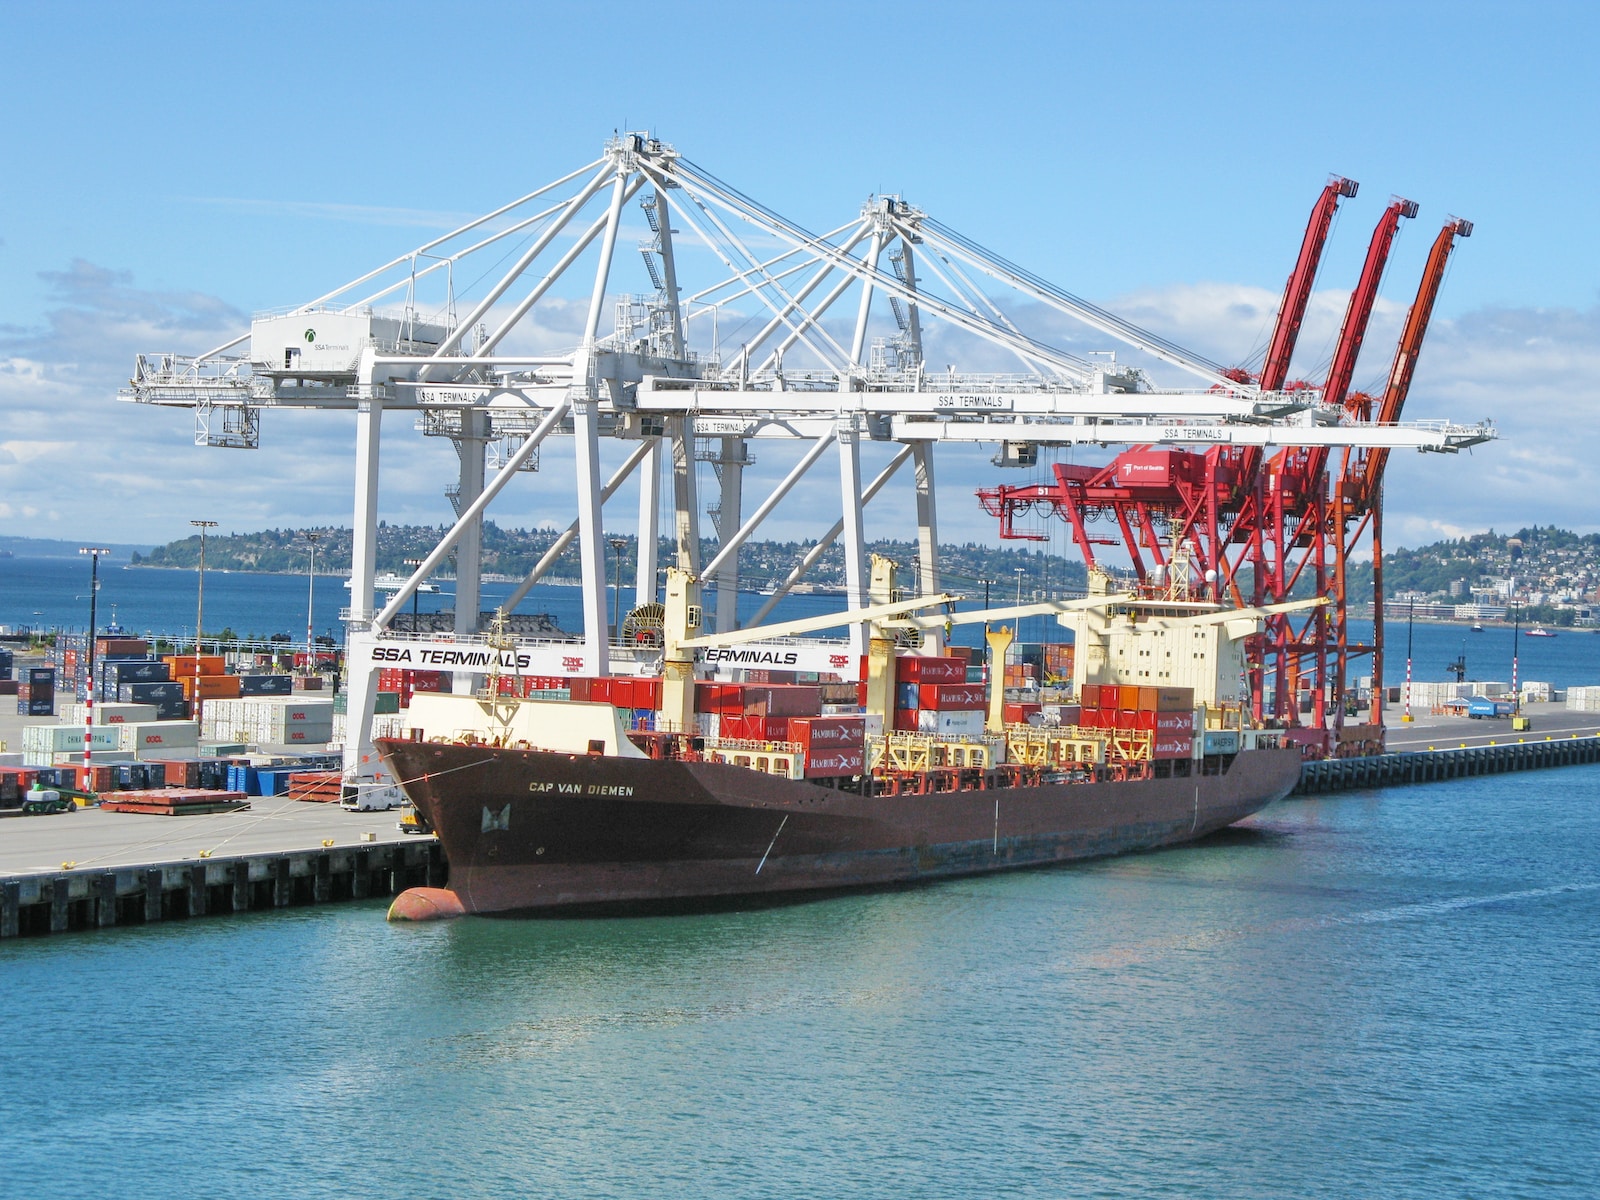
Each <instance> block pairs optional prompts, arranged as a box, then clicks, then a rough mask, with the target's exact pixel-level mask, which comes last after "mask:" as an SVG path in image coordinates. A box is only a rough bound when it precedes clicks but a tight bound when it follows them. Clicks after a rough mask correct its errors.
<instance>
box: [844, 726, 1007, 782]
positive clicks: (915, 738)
mask: <svg viewBox="0 0 1600 1200" xmlns="http://www.w3.org/2000/svg"><path fill="white" fill-rule="evenodd" d="M1003 746H1004V742H1003V741H1002V740H998V739H997V740H995V741H990V740H989V739H987V738H941V737H937V736H935V735H932V734H922V733H911V732H908V731H896V732H894V733H888V734H884V735H883V736H881V737H874V738H868V739H867V769H868V770H869V771H892V772H899V773H904V774H912V775H925V774H927V773H928V772H930V771H935V770H940V769H943V768H950V767H957V768H963V769H976V770H988V769H989V768H990V767H993V766H994V765H996V763H997V762H998V761H999V758H1000V752H1001V750H1002V749H1003Z"/></svg>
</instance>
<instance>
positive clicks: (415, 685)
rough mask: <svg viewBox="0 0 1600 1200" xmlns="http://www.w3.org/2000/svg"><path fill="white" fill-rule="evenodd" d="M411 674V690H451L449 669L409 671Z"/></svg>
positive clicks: (408, 673)
mask: <svg viewBox="0 0 1600 1200" xmlns="http://www.w3.org/2000/svg"><path fill="white" fill-rule="evenodd" d="M406 674H407V675H409V676H411V690H412V691H414V692H448V691H449V690H450V672H449V671H407V672H406Z"/></svg>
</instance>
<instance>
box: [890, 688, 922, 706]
mask: <svg viewBox="0 0 1600 1200" xmlns="http://www.w3.org/2000/svg"><path fill="white" fill-rule="evenodd" d="M894 706H895V707H896V708H921V707H922V696H921V693H920V692H919V691H918V690H917V685H916V684H914V683H902V684H900V685H898V686H897V687H896V688H895V690H894Z"/></svg>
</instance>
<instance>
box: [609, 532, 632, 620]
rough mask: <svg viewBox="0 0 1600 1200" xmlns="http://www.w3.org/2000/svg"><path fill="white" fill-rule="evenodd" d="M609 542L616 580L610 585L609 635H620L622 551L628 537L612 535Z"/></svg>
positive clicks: (624, 548)
mask: <svg viewBox="0 0 1600 1200" xmlns="http://www.w3.org/2000/svg"><path fill="white" fill-rule="evenodd" d="M608 540H609V541H610V542H611V558H612V561H613V562H614V563H615V564H616V570H615V571H614V572H613V574H614V575H615V578H616V581H615V583H613V584H612V587H611V593H612V594H611V636H612V637H614V638H620V637H621V636H622V552H623V551H624V550H626V549H627V548H628V539H627V538H619V537H614V538H610V539H608Z"/></svg>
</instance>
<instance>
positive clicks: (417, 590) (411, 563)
mask: <svg viewBox="0 0 1600 1200" xmlns="http://www.w3.org/2000/svg"><path fill="white" fill-rule="evenodd" d="M426 561H427V560H426V559H423V558H408V559H406V566H408V567H411V568H413V569H415V568H417V567H420V566H421V565H422V564H423V563H424V562H426ZM421 595H422V584H421V582H418V584H417V586H416V587H414V588H412V589H411V632H412V633H413V634H415V633H417V632H418V628H417V621H418V617H417V599H418V597H420V596H421Z"/></svg>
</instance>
